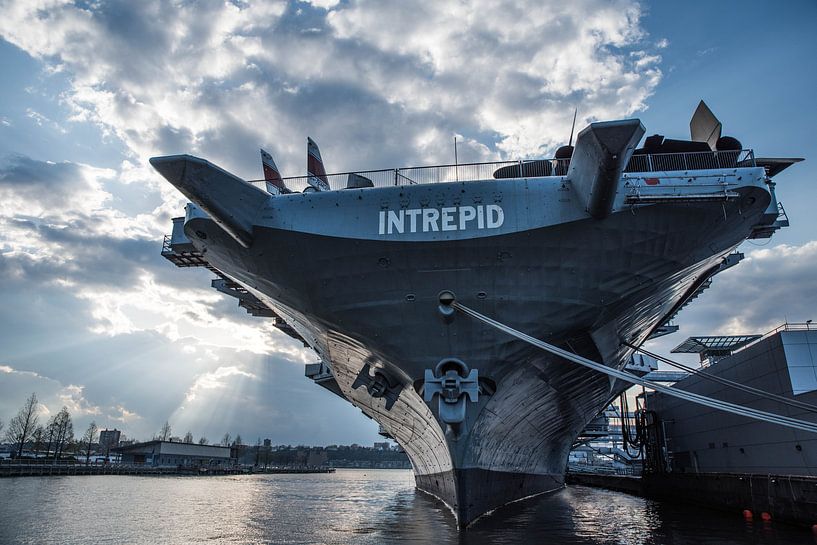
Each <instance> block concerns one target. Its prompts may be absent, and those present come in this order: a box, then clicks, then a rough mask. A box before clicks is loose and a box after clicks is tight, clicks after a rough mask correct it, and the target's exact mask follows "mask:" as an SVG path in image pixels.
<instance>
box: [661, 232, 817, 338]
mask: <svg viewBox="0 0 817 545" xmlns="http://www.w3.org/2000/svg"><path fill="white" fill-rule="evenodd" d="M743 251H744V252H745V256H746V257H745V258H744V259H743V261H741V262H740V263H739V264H738V265H737V266H735V267H732V268H731V269H728V270H726V271H724V272H723V273H721V274H719V275H717V276H715V278H714V280H713V284H712V288H711V289H709V290H707V291H705V292H703V294H702V295H701V296H700V297H699V298H698V299H696V300H695V301H693V302H692V303H691V304H690V305H689V306H688V307H687V308H685V309H684V310H682V311H681V313H680V314H679V315H678V319H677V321H678V323H679V324H680V326H681V329H680V331H679V332H678V333H676V334H673V335H668V336H667V337H662V338H660V339H658V340H656V341H654V342H652V343H649V344H648V345H647V348H648V349H650V350H657V351H659V352H663V353H669V351H670V350H671V349H672V348H673V347H675V346H676V345H678V344H680V343H681V341H683V340H684V339H685V338H686V337H688V336H692V335H746V334H755V333H766V332H768V331H771V330H772V329H774V328H776V327H777V326H779V325H781V324H783V323H785V322H787V321H788V322H805V321H806V320H811V319H814V318H816V317H817V275H815V274H814V271H815V270H817V241H811V242H807V243H805V244H802V245H787V244H779V245H776V246H771V247H766V248H758V247H755V246H752V245H751V244H749V243H747V244H745V245H744V248H743Z"/></svg>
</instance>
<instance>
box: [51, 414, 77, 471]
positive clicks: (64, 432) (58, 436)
mask: <svg viewBox="0 0 817 545" xmlns="http://www.w3.org/2000/svg"><path fill="white" fill-rule="evenodd" d="M47 434H48V443H49V446H48V450H49V451H50V450H51V446H52V445H53V446H54V459H55V460H57V459H59V457H60V456H62V453H63V450H64V449H65V447H66V445H68V444H69V443H71V442H72V441H73V440H74V423H73V422H72V421H71V413H69V412H68V407H63V408H62V409H60V412H58V413H57V414H55V415H54V416H53V417H52V418H51V420H50V421H49V422H48V427H47Z"/></svg>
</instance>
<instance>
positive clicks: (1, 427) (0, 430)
mask: <svg viewBox="0 0 817 545" xmlns="http://www.w3.org/2000/svg"><path fill="white" fill-rule="evenodd" d="M2 431H3V420H0V432H2Z"/></svg>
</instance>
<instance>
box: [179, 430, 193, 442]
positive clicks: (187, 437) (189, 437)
mask: <svg viewBox="0 0 817 545" xmlns="http://www.w3.org/2000/svg"><path fill="white" fill-rule="evenodd" d="M182 441H184V442H185V443H192V442H193V433H192V432H189V431H188V432H187V433H185V434H184V439H182Z"/></svg>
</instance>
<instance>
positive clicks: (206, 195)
mask: <svg viewBox="0 0 817 545" xmlns="http://www.w3.org/2000/svg"><path fill="white" fill-rule="evenodd" d="M690 130H691V138H690V139H689V140H674V139H669V138H664V137H663V136H660V135H654V136H650V137H648V138H646V139H645V140H644V142H643V144H641V146H640V147H639V143H640V142H641V140H642V137H643V135H644V133H645V129H644V127H643V126H642V124H641V122H640V121H639V120H637V119H628V120H619V121H610V122H601V123H592V124H590V125H589V126H588V127H587V128H585V129H584V130H582V131H581V132H580V133H579V135H578V138H577V140H576V144H575V148H574V147H573V146H565V147H563V148H560V150H559V151H558V152H557V158H556V159H553V160H536V161H508V162H502V163H483V164H468V165H443V166H434V167H417V168H402V169H391V170H379V171H359V172H353V173H344V174H339V175H327V174H325V173H324V171H323V166H322V161H321V160H320V152H319V151H318V149H317V145H316V144H315V143H314V142H313V141H312V140H310V141H309V148H308V150H309V151H308V153H309V162H308V171H309V175H308V176H306V177H299V178H283V179H282V178H280V176H279V175H278V173H277V168H274V162H272V159H271V156H269V154H266V152H262V155H264V158H265V163H264V166H265V174H266V176H265V177H266V182H263V181H262V182H260V183H253V182H248V181H245V180H243V179H240V178H239V177H237V176H234V175H232V174H230V173H228V172H226V171H225V170H223V169H221V168H219V167H217V166H215V165H213V164H211V163H209V162H208V161H206V160H204V159H200V158H196V157H193V156H189V155H172V156H164V157H156V158H153V159H151V164H152V165H153V166H154V167H155V168H156V169H157V170H158V171H159V172H160V173H161V174H162V175H163V176H164V177H165V178H166V179H167V180H168V181H169V182H170V183H172V184H173V185H174V186H176V187H177V188H178V189H179V190H180V191H181V192H182V193H183V194H184V195H185V196H186V197H187V198H188V199H189V200H190V201H191V203H190V204H188V205H187V207H186V214H185V216H184V218H178V219H177V220H174V231H173V235H171V236H169V237H168V238H167V239H166V241H165V242H166V243H165V247H164V250H163V255H165V257H167V258H168V259H170V260H171V261H173V262H174V263H176V264H177V265H180V266H206V267H208V268H210V269H211V270H212V271H213V272H214V273H216V275H217V276H218V278H217V279H216V280H214V281H213V285H214V287H216V288H217V289H219V290H221V291H223V292H225V293H228V294H230V295H233V296H235V297H237V298H238V299H239V304H240V305H241V306H243V307H245V308H246V309H247V310H248V311H249V312H251V313H253V314H255V315H259V316H266V317H269V318H271V319H273V320H275V323H276V325H278V326H279V327H280V328H281V329H282V330H283V331H285V332H286V333H288V334H290V335H291V336H293V337H296V338H298V339H300V340H302V341H303V342H304V344H305V345H308V346H310V347H311V348H312V349H314V350H315V352H316V353H317V354H318V356H319V357H320V364H319V365H318V366H319V368H320V372H317V373H313V374H314V375H315V378H317V379H319V381H320V382H321V383H322V384H323V385H324V386H327V387H329V388H330V389H332V390H334V391H335V392H337V393H339V394H341V395H343V396H344V397H345V398H346V399H348V400H349V401H350V402H351V403H352V404H354V405H355V406H357V407H359V408H360V409H361V410H362V411H363V412H364V413H365V414H366V415H368V416H370V417H371V418H373V419H375V420H376V421H377V422H378V423H379V424H380V425H381V430H382V431H383V433H384V434H386V435H388V436H390V437H392V438H393V439H394V440H395V441H396V442H397V443H399V444H400V445H401V446H402V447H403V448H404V449H405V451H406V453H407V454H408V456H409V458H410V460H411V463H412V467H413V469H414V473H415V476H416V484H417V487H418V488H419V489H420V490H422V491H424V492H427V493H429V494H432V495H434V496H436V497H437V498H439V499H440V500H442V501H443V502H445V504H447V505H448V506H449V507H450V508H451V510H452V512H453V513H454V514H455V516H456V518H457V520H458V523H459V525H460V526H461V527H465V526H467V525H468V524H470V523H471V522H473V521H474V520H475V519H477V518H479V517H480V516H482V515H484V514H486V513H488V512H490V511H492V510H494V509H496V508H498V507H500V506H502V505H504V504H507V503H509V502H513V501H516V500H520V499H523V498H526V497H529V496H532V495H536V494H541V493H545V492H548V491H552V490H556V489H559V488H561V487H562V486H563V482H564V472H565V469H566V465H567V459H568V453H569V451H570V448H571V446H572V444H573V441H574V439H575V438H576V437H577V436H578V435H579V434H580V432H581V431H582V429H583V428H584V427H585V425H586V424H587V423H588V422H589V421H590V420H592V419H593V418H594V417H595V416H596V415H597V414H598V413H599V411H601V410H602V409H603V408H604V407H606V406H607V405H608V404H609V402H610V401H611V400H612V399H613V398H614V397H615V396H617V395H618V394H619V393H620V392H621V391H622V390H623V389H624V388H625V387H627V386H629V383H627V382H624V381H622V380H618V379H611V378H610V377H608V376H607V375H605V374H602V373H598V372H596V371H594V370H591V369H587V368H584V367H581V366H577V365H575V364H574V363H573V362H571V361H568V360H567V359H565V358H562V357H559V356H555V355H553V354H551V353H546V352H543V351H541V350H539V349H538V348H536V347H534V346H531V344H529V343H525V342H522V341H520V340H519V339H517V338H513V337H511V336H508V335H506V334H504V333H503V332H502V331H500V330H498V329H496V328H491V327H488V326H487V325H486V324H485V323H482V322H479V321H477V320H474V319H472V318H470V317H468V316H465V315H462V314H458V313H457V312H456V311H455V310H454V306H455V305H453V303H454V302H455V301H456V302H457V303H458V304H462V305H465V306H467V307H469V308H472V309H475V310H477V311H478V312H479V313H481V314H483V315H486V316H490V317H491V318H492V319H494V320H496V321H497V322H499V323H502V324H507V325H509V326H511V327H513V328H515V329H516V330H519V331H523V332H525V333H527V334H528V335H530V336H532V337H535V338H537V339H541V340H543V341H546V342H548V343H550V344H552V345H555V346H557V347H561V348H562V349H565V350H567V351H569V352H570V353H573V354H577V355H579V356H581V357H584V358H587V359H588V360H592V361H594V362H602V363H603V364H604V365H605V366H607V367H609V368H614V369H619V370H620V369H623V368H625V367H626V366H627V365H628V363H630V361H631V356H632V354H633V348H632V347H631V346H630V345H634V346H640V345H641V343H643V342H644V341H645V340H647V339H648V338H649V337H650V336H651V335H658V334H660V333H661V332H663V329H662V328H663V327H664V326H665V324H667V322H668V321H669V320H670V319H671V318H672V316H673V315H674V314H675V313H676V312H677V311H678V309H680V308H681V307H682V306H683V305H684V304H685V302H687V301H688V300H690V299H691V298H693V297H694V296H695V295H696V294H697V293H699V292H700V290H701V289H703V288H705V287H706V286H708V283H709V282H710V280H711V277H712V276H713V275H714V274H715V273H717V272H718V271H719V270H722V269H723V268H724V267H725V265H726V264H727V261H728V256H729V255H730V253H731V252H732V251H733V250H734V249H735V247H736V246H737V245H739V244H740V243H741V242H743V241H744V240H746V239H748V238H766V237H769V236H771V234H772V233H773V232H774V231H775V230H776V229H778V228H779V227H781V226H784V225H786V224H787V219H786V217H785V213H784V212H783V210H782V207H781V206H780V205H779V204H778V202H777V200H776V199H775V195H774V182H773V181H772V176H774V175H776V174H777V173H778V172H779V171H780V170H782V169H783V168H785V167H787V166H788V165H790V164H791V163H792V162H795V161H796V160H793V159H761V158H757V157H755V155H754V153H753V152H752V151H751V150H747V149H743V146H742V145H741V144H740V142H739V141H737V140H736V139H734V138H731V137H727V136H722V135H721V124H720V122H719V121H718V120H717V119H716V118H715V116H714V115H712V113H711V111H709V109H708V108H707V107H706V105H705V104H703V102H702V103H701V104H700V105H699V107H698V110H697V111H696V112H695V115H694V116H693V118H692V121H691V123H690Z"/></svg>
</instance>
